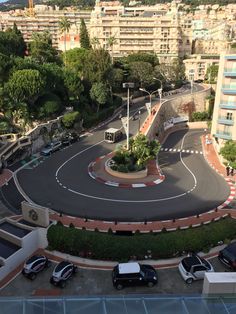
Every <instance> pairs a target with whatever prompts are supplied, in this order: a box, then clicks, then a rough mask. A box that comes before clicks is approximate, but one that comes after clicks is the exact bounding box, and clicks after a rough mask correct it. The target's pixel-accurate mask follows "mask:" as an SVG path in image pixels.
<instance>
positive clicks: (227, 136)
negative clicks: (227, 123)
mask: <svg viewBox="0 0 236 314" xmlns="http://www.w3.org/2000/svg"><path fill="white" fill-rule="evenodd" d="M215 137H218V138H222V139H223V140H232V133H231V132H224V131H216V134H215Z"/></svg>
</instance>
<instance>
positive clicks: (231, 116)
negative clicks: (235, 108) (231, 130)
mask: <svg viewBox="0 0 236 314" xmlns="http://www.w3.org/2000/svg"><path fill="white" fill-rule="evenodd" d="M226 119H227V120H233V113H232V112H227V114H226Z"/></svg>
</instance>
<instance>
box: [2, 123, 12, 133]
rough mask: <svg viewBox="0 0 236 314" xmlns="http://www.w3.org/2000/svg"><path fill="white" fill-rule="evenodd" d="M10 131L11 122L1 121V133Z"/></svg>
mask: <svg viewBox="0 0 236 314" xmlns="http://www.w3.org/2000/svg"><path fill="white" fill-rule="evenodd" d="M9 131H10V124H9V123H8V122H7V121H0V134H5V133H8V132H9Z"/></svg>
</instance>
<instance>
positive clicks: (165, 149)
mask: <svg viewBox="0 0 236 314" xmlns="http://www.w3.org/2000/svg"><path fill="white" fill-rule="evenodd" d="M160 151H161V152H174V153H187V154H199V155H203V152H202V151H199V150H193V149H180V148H168V147H161V149H160Z"/></svg>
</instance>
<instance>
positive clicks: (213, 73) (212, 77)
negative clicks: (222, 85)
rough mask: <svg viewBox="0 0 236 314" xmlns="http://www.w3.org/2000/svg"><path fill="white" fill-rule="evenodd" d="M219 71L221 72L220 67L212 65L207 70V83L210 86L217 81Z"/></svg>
mask: <svg viewBox="0 0 236 314" xmlns="http://www.w3.org/2000/svg"><path fill="white" fill-rule="evenodd" d="M218 70H219V65H216V64H212V65H210V66H209V67H208V68H207V73H206V77H207V82H208V83H209V84H214V83H216V81H217V76H218Z"/></svg>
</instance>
